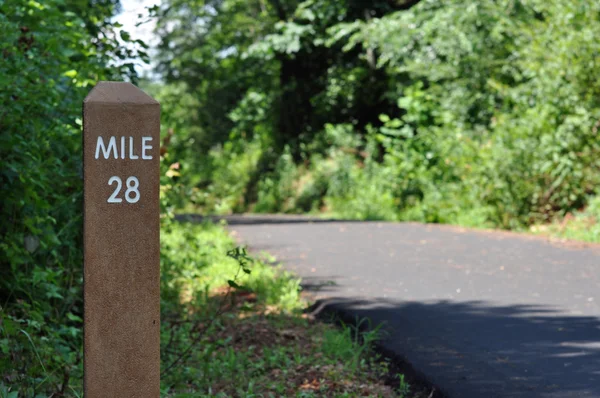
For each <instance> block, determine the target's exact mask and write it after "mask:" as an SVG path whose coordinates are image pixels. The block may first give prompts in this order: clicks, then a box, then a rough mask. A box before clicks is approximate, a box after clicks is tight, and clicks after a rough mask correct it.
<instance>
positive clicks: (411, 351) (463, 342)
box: [228, 216, 600, 398]
mask: <svg viewBox="0 0 600 398" xmlns="http://www.w3.org/2000/svg"><path fill="white" fill-rule="evenodd" d="M228 221H229V224H230V229H231V230H233V231H234V233H235V234H236V235H237V236H238V238H239V239H240V240H241V241H243V242H246V243H247V244H248V245H249V247H250V249H251V250H253V251H254V252H255V253H256V252H259V251H261V250H265V251H268V252H269V253H271V254H273V255H275V256H276V257H277V260H278V261H280V262H282V263H283V264H284V266H285V267H286V268H287V269H289V270H291V271H294V272H295V273H297V274H298V275H300V276H301V277H302V278H303V281H304V286H305V289H307V290H311V291H313V292H315V294H316V295H318V296H319V298H321V299H322V300H323V303H324V304H325V305H327V306H330V307H333V308H335V309H337V310H340V311H343V312H346V313H348V314H351V315H353V316H355V315H358V316H360V317H368V318H370V319H371V320H372V322H373V324H378V323H381V322H384V323H385V325H386V331H387V332H386V333H387V336H386V338H385V341H384V347H385V348H386V349H389V350H391V351H393V352H394V353H396V354H398V355H400V356H402V357H403V358H405V359H406V360H407V361H408V362H410V363H411V364H412V366H413V367H414V368H415V369H416V370H417V371H418V372H422V373H423V374H424V375H426V377H427V378H428V379H429V380H430V381H431V382H433V383H434V384H435V385H437V386H438V387H440V388H441V389H442V390H443V391H444V392H445V393H446V394H447V395H448V396H450V397H466V398H471V397H477V398H479V397H489V398H492V397H528V398H529V397H544V398H555V397H556V398H558V397H560V398H570V397H600V246H594V245H583V244H566V243H556V242H555V243H553V242H550V241H547V240H545V239H540V238H533V237H528V236H523V235H517V234H510V233H504V232H485V231H472V230H465V229H460V228H454V227H444V226H432V225H420V224H414V223H380V222H336V221H325V222H323V221H322V220H320V221H318V220H310V219H306V218H301V217H283V216H272V217H271V216H269V217H259V216H241V217H230V218H228Z"/></svg>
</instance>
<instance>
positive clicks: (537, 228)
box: [530, 196, 600, 243]
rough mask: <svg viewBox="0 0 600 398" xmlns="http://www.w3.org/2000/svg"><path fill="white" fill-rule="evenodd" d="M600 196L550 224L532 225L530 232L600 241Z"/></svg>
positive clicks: (586, 240) (571, 238)
mask: <svg viewBox="0 0 600 398" xmlns="http://www.w3.org/2000/svg"><path fill="white" fill-rule="evenodd" d="M599 221H600V196H598V197H595V198H593V199H591V200H590V202H589V204H588V206H587V207H586V208H585V209H583V210H581V211H578V212H575V213H569V214H567V215H566V216H565V217H563V218H561V219H557V220H555V221H554V222H553V223H551V224H544V225H534V226H532V227H531V228H530V232H532V233H534V234H537V235H547V236H552V237H555V238H560V239H569V240H578V241H583V242H591V243H600V222H599Z"/></svg>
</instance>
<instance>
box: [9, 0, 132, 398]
mask: <svg viewBox="0 0 600 398" xmlns="http://www.w3.org/2000/svg"><path fill="white" fill-rule="evenodd" d="M116 7H117V3H116V2H114V1H110V0H107V1H96V2H94V6H93V7H87V4H83V3H81V2H67V3H65V2H63V1H55V0H48V1H44V2H36V1H29V2H22V1H15V0H8V1H4V2H2V6H1V8H0V30H1V31H2V39H1V40H0V130H1V131H2V134H0V197H1V198H2V206H1V208H0V212H1V217H0V303H1V305H2V307H0V311H1V312H0V316H1V318H0V353H1V354H0V389H4V390H7V389H10V390H11V394H14V393H16V394H18V395H19V396H28V397H29V396H31V397H33V396H46V395H48V394H57V395H58V394H69V395H70V394H77V393H76V391H79V390H80V389H81V376H82V374H81V362H82V357H81V345H82V333H81V326H82V311H83V306H82V304H83V303H82V297H81V296H82V295H81V292H82V291H81V286H82V251H81V248H82V214H81V212H82V203H81V200H82V183H81V179H82V168H81V135H80V131H81V104H82V100H83V98H84V96H85V95H86V94H87V92H88V91H89V90H90V88H91V87H92V86H93V85H94V84H95V82H96V81H98V80H99V79H104V80H110V79H112V80H122V79H123V78H125V77H127V76H129V77H135V76H134V75H132V74H131V71H132V64H131V63H130V61H128V58H129V57H131V56H137V55H141V51H143V48H140V43H131V42H129V41H128V38H127V36H126V34H125V33H123V34H122V35H121V37H119V38H117V35H116V31H115V27H116V26H115V24H113V23H112V22H111V17H112V16H113V14H114V12H115V11H116ZM136 49H137V50H136ZM138 50H139V51H140V53H138ZM109 64H111V65H112V66H111V67H110V68H109V67H108V65H109Z"/></svg>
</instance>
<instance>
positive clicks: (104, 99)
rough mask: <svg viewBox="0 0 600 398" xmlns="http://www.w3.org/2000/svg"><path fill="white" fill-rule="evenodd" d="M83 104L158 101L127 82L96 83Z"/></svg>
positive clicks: (154, 102)
mask: <svg viewBox="0 0 600 398" xmlns="http://www.w3.org/2000/svg"><path fill="white" fill-rule="evenodd" d="M83 102H84V103H105V104H155V105H158V101H156V100H155V99H154V98H152V97H150V96H149V95H148V94H146V93H145V92H143V91H142V90H140V89H139V88H137V87H136V86H134V85H133V84H131V83H127V82H98V84H97V85H96V87H94V88H93V89H92V91H90V93H89V94H88V95H87V97H85V99H84V100H83Z"/></svg>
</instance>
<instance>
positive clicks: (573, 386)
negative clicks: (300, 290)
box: [309, 281, 600, 398]
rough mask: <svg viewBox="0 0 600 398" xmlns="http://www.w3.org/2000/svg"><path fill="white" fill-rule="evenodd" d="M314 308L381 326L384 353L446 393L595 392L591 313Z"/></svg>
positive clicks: (476, 304) (598, 386) (463, 306)
mask: <svg viewBox="0 0 600 398" xmlns="http://www.w3.org/2000/svg"><path fill="white" fill-rule="evenodd" d="M315 285H319V283H317V282H315V281H312V282H311V283H310V286H309V288H311V287H314V286H315ZM313 311H314V312H315V313H316V314H317V315H318V316H319V317H325V318H327V317H331V316H336V317H339V318H341V319H342V320H344V321H345V322H347V323H348V322H351V323H356V322H357V320H360V319H368V320H369V321H370V322H369V324H370V325H373V326H377V325H382V326H383V329H382V330H383V332H382V333H383V339H382V342H381V348H382V349H383V351H384V353H386V352H390V353H402V357H406V358H411V361H412V367H414V369H418V370H419V373H417V372H415V371H414V369H412V367H411V369H409V373H411V372H412V376H413V377H417V378H419V377H423V376H422V374H426V375H432V374H435V375H436V378H435V379H432V378H429V381H430V382H431V383H433V384H435V385H443V386H444V388H445V391H444V392H445V393H446V394H448V395H449V396H451V397H544V398H549V397H552V398H554V397H561V398H563V397H565V398H566V397H600V320H599V319H598V318H596V317H591V316H564V315H559V312H558V311H556V310H553V309H551V308H548V307H542V306H533V305H515V306H494V305H492V304H490V303H486V302H480V301H471V302H453V301H437V302H428V303H422V302H393V301H386V300H357V299H347V298H327V299H321V300H319V301H318V302H317V303H316V304H315V305H314V306H313ZM363 324H366V323H364V322H363ZM392 331H393V332H392ZM440 331H442V333H440ZM391 336H393V337H391ZM459 347H460V348H459ZM392 355H393V354H392ZM406 365H407V366H410V365H408V364H407V363H406ZM406 370H407V369H406V368H405V369H403V371H406ZM421 372H422V373H421Z"/></svg>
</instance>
